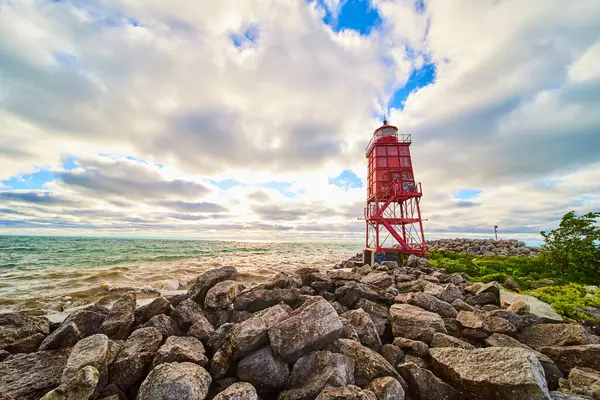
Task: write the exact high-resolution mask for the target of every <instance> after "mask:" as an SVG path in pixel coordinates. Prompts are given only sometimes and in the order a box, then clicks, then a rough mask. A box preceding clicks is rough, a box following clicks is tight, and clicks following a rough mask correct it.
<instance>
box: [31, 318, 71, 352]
mask: <svg viewBox="0 0 600 400" xmlns="http://www.w3.org/2000/svg"><path fill="white" fill-rule="evenodd" d="M79 339H81V332H80V331H79V328H77V325H75V324H74V323H73V322H69V323H68V324H62V325H61V326H59V327H58V328H57V329H56V330H55V331H54V332H52V333H51V334H49V335H48V336H46V338H45V339H44V340H42V343H40V348H39V351H46V350H54V349H59V348H61V347H72V346H75V343H77V342H78V341H79Z"/></svg>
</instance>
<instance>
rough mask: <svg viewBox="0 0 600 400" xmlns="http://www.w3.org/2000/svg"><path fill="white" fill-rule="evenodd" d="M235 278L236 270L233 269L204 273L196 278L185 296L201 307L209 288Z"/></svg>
mask: <svg viewBox="0 0 600 400" xmlns="http://www.w3.org/2000/svg"><path fill="white" fill-rule="evenodd" d="M236 276H237V269H235V268H234V267H223V268H216V269H211V270H209V271H206V272H204V273H203V274H202V275H200V276H199V277H198V278H196V282H195V283H194V284H193V285H192V287H190V289H189V290H188V292H187V296H188V297H189V298H190V299H192V300H194V301H195V302H196V303H198V304H200V305H203V304H204V300H205V298H206V293H208V291H209V289H210V288H212V287H213V286H214V285H216V284H217V283H219V282H222V281H226V280H235V278H236Z"/></svg>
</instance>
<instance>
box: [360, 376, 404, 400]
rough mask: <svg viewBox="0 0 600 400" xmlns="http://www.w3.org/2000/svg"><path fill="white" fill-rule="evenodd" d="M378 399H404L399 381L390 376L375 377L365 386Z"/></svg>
mask: <svg viewBox="0 0 600 400" xmlns="http://www.w3.org/2000/svg"><path fill="white" fill-rule="evenodd" d="M367 389H369V390H370V391H371V392H373V393H374V394H375V396H376V397H377V399H378V400H404V389H403V388H402V385H401V384H400V382H398V381H397V380H396V379H394V378H392V377H391V376H385V377H383V378H377V379H374V380H373V381H371V383H370V384H369V386H368V387H367Z"/></svg>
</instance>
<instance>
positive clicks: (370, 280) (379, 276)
mask: <svg viewBox="0 0 600 400" xmlns="http://www.w3.org/2000/svg"><path fill="white" fill-rule="evenodd" d="M360 282H361V283H366V284H368V285H372V286H375V287H377V288H379V289H386V288H388V287H390V286H392V284H393V283H394V279H393V278H392V277H391V276H390V275H389V274H388V273H387V272H373V273H370V274H369V275H367V276H364V277H363V278H362V279H361V280H360Z"/></svg>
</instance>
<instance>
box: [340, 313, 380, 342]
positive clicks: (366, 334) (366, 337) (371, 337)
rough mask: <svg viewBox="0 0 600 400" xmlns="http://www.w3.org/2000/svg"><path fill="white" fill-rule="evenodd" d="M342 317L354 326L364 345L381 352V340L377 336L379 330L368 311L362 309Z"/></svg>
mask: <svg viewBox="0 0 600 400" xmlns="http://www.w3.org/2000/svg"><path fill="white" fill-rule="evenodd" d="M342 317H344V318H346V320H348V322H350V324H352V326H354V329H356V333H357V334H358V337H359V339H360V342H361V343H362V344H364V345H365V346H367V347H370V348H371V349H373V350H375V351H380V350H381V339H380V338H379V335H378V334H377V328H376V327H375V324H374V323H373V321H372V320H371V317H370V316H369V314H367V312H366V311H364V310H363V309H360V308H359V309H358V310H350V311H348V312H346V313H344V314H342Z"/></svg>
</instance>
